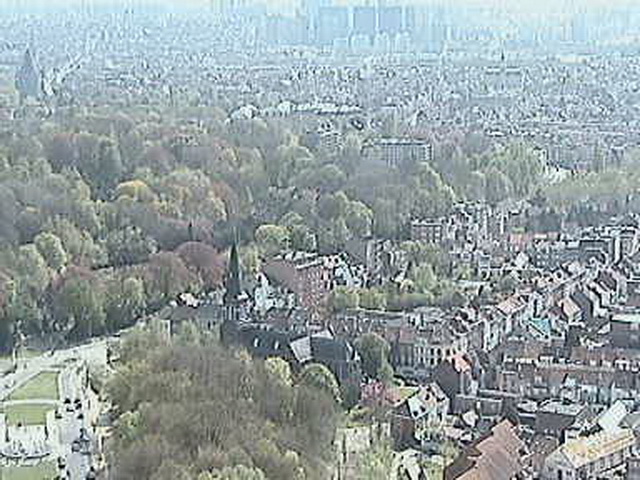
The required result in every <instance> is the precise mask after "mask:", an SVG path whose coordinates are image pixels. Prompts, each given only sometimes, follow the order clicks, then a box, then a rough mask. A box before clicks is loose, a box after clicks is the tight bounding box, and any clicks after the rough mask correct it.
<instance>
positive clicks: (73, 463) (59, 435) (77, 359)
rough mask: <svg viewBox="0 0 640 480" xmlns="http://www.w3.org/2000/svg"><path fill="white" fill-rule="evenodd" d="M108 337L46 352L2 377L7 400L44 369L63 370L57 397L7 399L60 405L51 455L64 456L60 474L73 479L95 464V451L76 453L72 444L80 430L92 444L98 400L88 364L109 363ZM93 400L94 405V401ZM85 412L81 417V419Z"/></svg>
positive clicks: (1, 392) (1, 393)
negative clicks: (88, 377) (90, 385)
mask: <svg viewBox="0 0 640 480" xmlns="http://www.w3.org/2000/svg"><path fill="white" fill-rule="evenodd" d="M106 360H107V340H105V339H100V340H94V341H92V342H90V343H87V344H85V345H81V346H78V347H73V348H69V349H65V350H60V351H56V352H54V353H53V354H51V353H45V354H43V355H40V356H37V357H33V358H29V359H25V360H23V361H21V362H19V365H18V368H17V369H16V371H15V372H12V373H10V374H7V375H5V376H4V377H2V378H1V379H0V401H3V400H5V399H6V398H7V397H8V396H9V395H11V393H12V392H13V391H14V390H15V389H17V388H19V387H20V386H22V385H23V384H25V383H26V382H28V381H29V380H30V379H31V378H33V377H35V376H36V375H38V374H39V373H40V372H42V371H47V370H51V369H53V368H54V367H57V368H58V369H60V370H61V372H60V377H59V393H60V398H59V399H58V400H52V399H29V400H12V401H9V400H7V401H6V402H5V403H6V404H7V405H22V404H41V403H45V404H52V405H58V406H59V411H60V413H61V414H62V418H60V419H54V418H53V412H51V415H50V417H51V418H50V419H51V422H47V425H48V427H49V433H50V438H51V440H52V441H51V447H52V458H53V460H54V461H55V460H56V459H57V458H58V457H62V458H63V459H65V463H66V469H65V470H61V471H60V473H62V474H65V475H67V476H66V477H63V478H70V479H72V480H76V479H78V480H83V479H84V478H85V477H86V475H87V472H88V471H89V468H90V466H91V463H92V454H93V453H94V452H93V451H91V450H90V451H89V452H87V453H88V454H83V453H81V452H73V451H72V444H73V443H74V441H75V440H77V439H78V438H79V437H80V432H81V430H82V429H84V430H85V431H86V432H87V434H88V436H89V438H90V439H91V445H92V447H93V443H94V442H93V437H94V435H93V430H92V427H91V421H90V418H91V412H92V408H90V407H93V411H95V409H96V407H97V405H96V403H97V399H95V398H94V397H95V396H92V395H91V392H90V391H89V390H88V389H87V388H86V386H87V385H86V384H87V382H86V373H85V372H86V365H87V364H99V365H105V366H106V364H107V362H106ZM66 398H69V399H70V401H71V406H72V407H73V411H67V404H65V403H64V400H65V399H66ZM76 399H80V401H81V405H80V408H79V409H76V408H75V400H76ZM92 403H93V404H92ZM80 413H82V415H81V417H82V418H78V417H79V416H80V415H79V414H80Z"/></svg>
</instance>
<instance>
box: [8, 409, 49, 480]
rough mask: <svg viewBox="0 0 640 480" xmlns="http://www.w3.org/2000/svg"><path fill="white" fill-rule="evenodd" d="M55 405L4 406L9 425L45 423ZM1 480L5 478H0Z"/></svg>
mask: <svg viewBox="0 0 640 480" xmlns="http://www.w3.org/2000/svg"><path fill="white" fill-rule="evenodd" d="M55 408H56V407H55V405H54V404H53V403H51V404H42V403H33V404H25V405H5V406H4V407H2V409H3V411H4V413H5V415H6V420H7V423H8V424H9V425H17V424H18V423H21V424H22V425H44V424H45V423H46V419H47V412H48V411H49V410H55ZM0 480H3V479H2V478H0Z"/></svg>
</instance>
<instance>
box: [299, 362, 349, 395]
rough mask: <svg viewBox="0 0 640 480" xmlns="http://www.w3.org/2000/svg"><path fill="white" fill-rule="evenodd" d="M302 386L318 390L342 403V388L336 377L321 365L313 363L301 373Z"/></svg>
mask: <svg viewBox="0 0 640 480" xmlns="http://www.w3.org/2000/svg"><path fill="white" fill-rule="evenodd" d="M300 384H301V385H304V386H307V387H310V388H315V389H318V390H320V391H322V392H325V393H326V394H328V395H329V396H330V397H331V398H332V399H333V400H335V401H336V403H340V387H339V386H338V381H337V380H336V377H335V375H334V374H333V373H332V372H331V370H329V369H328V368H327V367H325V366H324V365H322V364H320V363H311V364H309V365H307V366H305V367H304V368H303V369H302V371H301V372H300Z"/></svg>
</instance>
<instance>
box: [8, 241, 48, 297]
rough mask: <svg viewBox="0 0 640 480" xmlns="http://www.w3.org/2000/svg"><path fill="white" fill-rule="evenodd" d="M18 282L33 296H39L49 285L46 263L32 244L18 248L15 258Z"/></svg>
mask: <svg viewBox="0 0 640 480" xmlns="http://www.w3.org/2000/svg"><path fill="white" fill-rule="evenodd" d="M16 273H17V277H18V281H19V282H22V283H23V284H24V285H25V287H26V288H27V289H28V291H29V292H30V293H31V294H32V295H33V296H36V295H40V294H42V292H44V290H45V289H46V288H47V286H48V285H49V279H50V276H49V270H48V268H47V262H46V261H45V259H44V258H43V257H42V255H41V254H40V252H39V251H38V249H37V248H36V246H35V245H33V244H28V245H22V246H21V247H19V248H18V254H17V258H16Z"/></svg>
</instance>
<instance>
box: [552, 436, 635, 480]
mask: <svg viewBox="0 0 640 480" xmlns="http://www.w3.org/2000/svg"><path fill="white" fill-rule="evenodd" d="M637 449H638V441H637V439H636V437H635V435H634V432H633V431H632V430H631V429H629V428H619V429H615V430H604V431H600V432H597V433H595V434H593V435H588V436H585V437H578V438H574V439H571V440H568V441H567V442H565V443H564V444H562V445H560V446H559V447H558V448H557V449H556V450H555V451H554V452H553V453H551V454H550V455H549V456H548V457H547V458H546V459H545V462H544V469H543V475H542V478H543V479H544V480H580V479H583V478H601V476H603V475H608V474H612V472H613V470H615V469H617V468H619V467H622V466H623V465H625V464H626V462H627V460H628V459H630V458H632V457H634V456H635V455H636V454H637Z"/></svg>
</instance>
